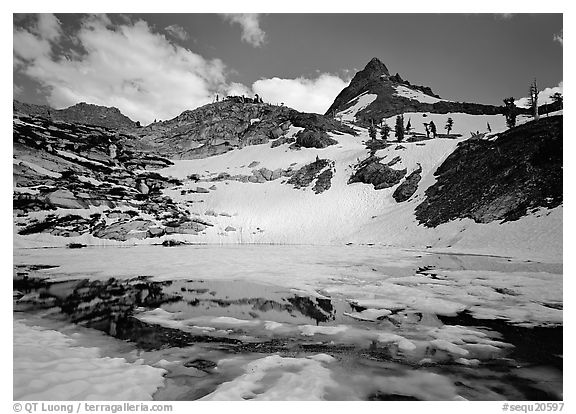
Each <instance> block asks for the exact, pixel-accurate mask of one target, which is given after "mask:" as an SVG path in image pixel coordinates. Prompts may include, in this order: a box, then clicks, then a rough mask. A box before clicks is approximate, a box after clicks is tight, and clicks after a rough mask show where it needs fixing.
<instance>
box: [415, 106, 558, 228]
mask: <svg viewBox="0 0 576 414" xmlns="http://www.w3.org/2000/svg"><path fill="white" fill-rule="evenodd" d="M435 176H436V177H437V181H436V183H435V184H434V185H433V186H431V187H429V188H428V190H426V199H425V201H424V202H423V203H421V204H420V205H419V206H418V207H417V208H416V218H417V219H418V221H419V222H420V223H422V224H424V225H425V226H427V227H436V226H438V225H439V224H442V223H446V222H448V221H451V220H455V219H459V218H460V219H463V218H470V219H472V220H474V221H475V222H477V223H488V222H491V221H495V220H504V221H509V220H516V219H518V218H520V217H522V216H524V215H526V213H527V212H528V211H529V210H531V209H536V208H540V207H544V208H554V207H557V206H559V205H560V204H561V203H562V116H553V117H549V118H547V117H546V118H540V119H539V120H538V121H532V122H528V123H526V124H523V125H520V126H518V127H515V128H512V129H510V130H508V131H506V132H504V133H502V134H500V135H499V136H498V138H497V139H496V140H495V141H487V140H468V141H464V142H462V143H460V144H459V145H458V148H457V149H456V150H455V151H454V152H453V153H452V154H450V155H449V156H448V158H446V160H445V161H444V162H443V163H442V165H441V166H440V167H439V168H438V170H437V171H436V172H435Z"/></svg>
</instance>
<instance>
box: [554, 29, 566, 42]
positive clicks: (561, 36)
mask: <svg viewBox="0 0 576 414" xmlns="http://www.w3.org/2000/svg"><path fill="white" fill-rule="evenodd" d="M552 39H553V40H554V41H555V42H558V43H560V45H562V46H564V30H560V33H555V34H554V37H553V38H552Z"/></svg>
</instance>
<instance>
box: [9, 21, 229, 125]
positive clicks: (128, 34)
mask: <svg viewBox="0 0 576 414" xmlns="http://www.w3.org/2000/svg"><path fill="white" fill-rule="evenodd" d="M61 35H62V31H61V29H60V23H59V22H58V20H57V19H56V18H55V17H54V16H42V15H40V16H39V17H37V18H36V21H35V23H34V24H32V25H30V27H28V28H26V29H24V28H14V43H13V53H14V58H15V64H14V65H15V70H17V71H20V72H22V73H23V74H25V75H27V76H29V77H30V78H32V79H33V80H35V81H37V82H38V83H39V84H40V85H41V86H42V87H43V88H44V89H45V90H47V91H48V96H47V100H48V102H49V103H50V104H51V105H52V106H54V107H56V108H63V107H67V106H70V105H73V104H76V103H78V102H82V101H84V102H89V103H94V104H98V105H105V106H115V107H117V108H119V109H120V110H121V111H122V112H123V113H124V114H126V115H127V116H129V117H130V118H132V119H134V120H138V121H141V122H142V123H143V124H147V123H149V122H151V121H153V120H154V119H155V118H158V119H170V118H173V117H175V116H177V115H178V114H180V113H181V112H182V111H184V110H186V109H190V108H196V107H198V106H201V105H204V104H206V103H209V102H212V100H213V97H214V95H215V93H217V92H218V91H225V90H227V89H228V88H229V87H230V85H228V84H227V82H226V67H225V65H224V64H223V63H222V62H221V61H220V60H219V59H213V60H208V59H205V58H204V57H202V56H200V55H198V54H196V53H193V52H192V51H190V50H188V49H186V48H183V47H181V46H177V45H174V44H173V43H171V42H170V41H169V40H168V39H167V38H166V37H165V36H164V35H162V34H159V33H155V32H153V31H152V29H151V28H150V27H149V25H148V24H147V23H146V22H145V21H142V20H140V21H136V22H134V23H125V24H120V25H117V26H113V25H112V24H111V22H110V19H108V18H107V17H106V16H91V17H89V18H86V19H85V20H84V21H83V22H82V24H81V27H80V28H79V29H78V31H77V32H75V33H73V34H72V35H71V36H72V38H71V40H73V41H74V43H75V44H76V45H77V46H78V48H79V49H81V50H82V53H76V54H73V53H72V54H71V56H64V55H61V56H58V57H56V56H53V50H56V49H57V48H56V47H55V46H56V45H57V44H58V43H57V42H58V40H59V38H60V37H61ZM16 60H17V62H16Z"/></svg>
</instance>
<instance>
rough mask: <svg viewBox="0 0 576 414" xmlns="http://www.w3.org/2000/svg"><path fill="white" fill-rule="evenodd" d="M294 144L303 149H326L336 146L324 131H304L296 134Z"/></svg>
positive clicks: (334, 141) (333, 140) (336, 142)
mask: <svg viewBox="0 0 576 414" xmlns="http://www.w3.org/2000/svg"><path fill="white" fill-rule="evenodd" d="M296 144H297V145H299V146H301V147H304V148H326V147H328V146H330V145H334V144H338V141H336V140H335V139H332V138H330V136H329V135H328V134H327V133H326V132H325V131H315V130H309V129H305V130H303V131H300V132H298V133H297V134H296Z"/></svg>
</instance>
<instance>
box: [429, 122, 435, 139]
mask: <svg viewBox="0 0 576 414" xmlns="http://www.w3.org/2000/svg"><path fill="white" fill-rule="evenodd" d="M430 132H431V133H432V138H436V124H435V123H434V121H430Z"/></svg>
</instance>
